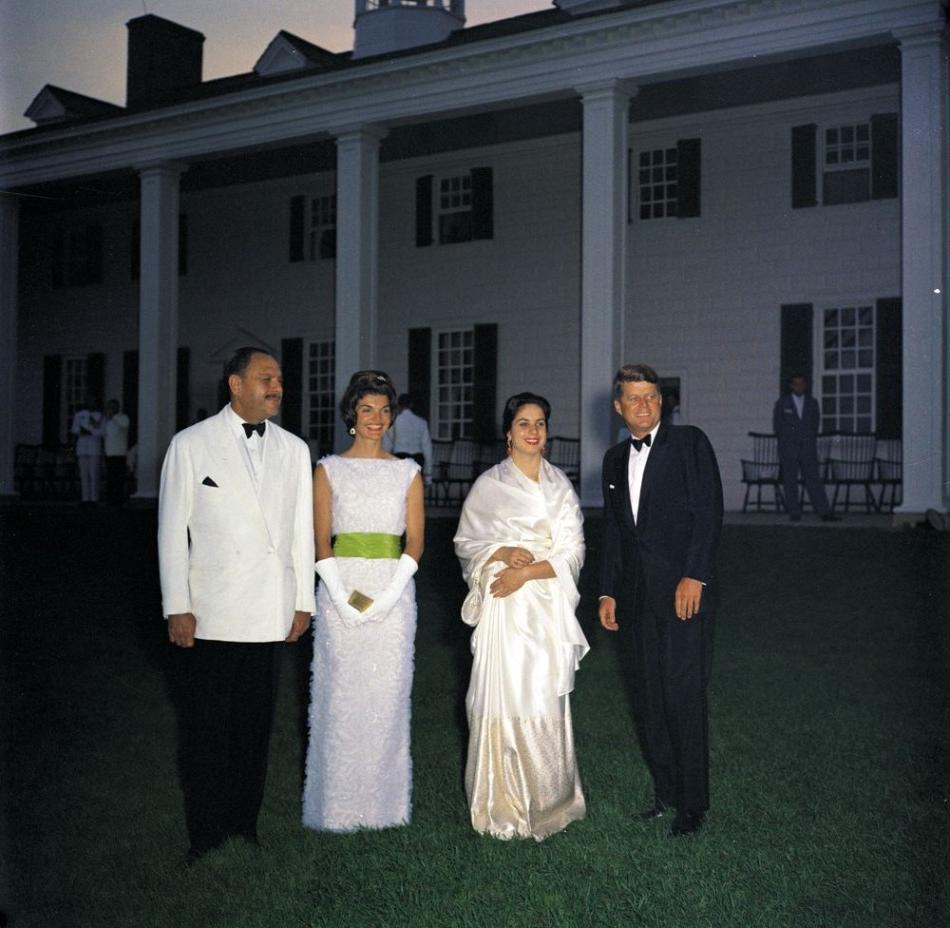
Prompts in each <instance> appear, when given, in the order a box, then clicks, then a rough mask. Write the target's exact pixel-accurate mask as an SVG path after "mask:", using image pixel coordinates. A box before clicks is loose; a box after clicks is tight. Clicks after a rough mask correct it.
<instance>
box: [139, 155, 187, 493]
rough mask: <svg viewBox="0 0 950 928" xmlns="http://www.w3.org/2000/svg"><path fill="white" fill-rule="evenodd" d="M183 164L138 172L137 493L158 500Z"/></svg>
mask: <svg viewBox="0 0 950 928" xmlns="http://www.w3.org/2000/svg"><path fill="white" fill-rule="evenodd" d="M182 170H183V167H182V165H180V164H173V163H168V162H162V163H159V164H150V165H146V166H144V167H142V168H140V172H139V173H140V178H141V194H142V198H141V214H140V223H141V251H140V264H139V268H140V274H139V407H138V469H137V478H138V490H137V492H136V496H139V497H142V498H146V499H154V498H155V497H156V496H158V480H159V475H160V472H161V467H162V458H163V457H164V455H165V449H166V448H167V447H168V443H169V441H171V438H172V435H174V434H175V391H176V388H177V367H178V193H179V183H178V181H179V177H180V176H181V173H182Z"/></svg>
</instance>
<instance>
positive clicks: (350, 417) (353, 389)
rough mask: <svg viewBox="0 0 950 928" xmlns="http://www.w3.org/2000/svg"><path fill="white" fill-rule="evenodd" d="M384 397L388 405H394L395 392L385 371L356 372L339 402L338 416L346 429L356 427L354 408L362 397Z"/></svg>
mask: <svg viewBox="0 0 950 928" xmlns="http://www.w3.org/2000/svg"><path fill="white" fill-rule="evenodd" d="M370 394H375V395H377V396H385V397H386V398H387V399H388V400H389V405H390V406H391V407H392V406H395V405H396V390H395V388H394V387H393V382H392V381H391V380H390V379H389V374H387V373H386V372H385V371H357V372H356V373H355V374H354V375H353V376H352V377H351V378H350V383H349V386H348V387H347V388H346V392H345V393H344V394H343V399H341V400H340V415H341V416H342V417H343V422H344V424H345V425H346V427H347V428H348V429H351V428H353V426H354V425H356V407H357V405H358V404H359V401H360V400H361V399H363V397H364V396H369V395H370Z"/></svg>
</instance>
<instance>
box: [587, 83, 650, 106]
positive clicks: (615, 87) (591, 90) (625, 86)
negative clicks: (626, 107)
mask: <svg viewBox="0 0 950 928" xmlns="http://www.w3.org/2000/svg"><path fill="white" fill-rule="evenodd" d="M574 90H576V91H577V93H579V94H580V96H581V100H582V101H583V102H584V103H587V102H588V101H590V102H594V101H596V100H609V99H616V98H618V97H622V98H624V99H626V100H631V99H633V98H634V97H635V96H636V95H637V94H638V93H639V92H640V87H639V85H638V84H637V83H636V82H635V81H633V80H629V79H624V78H620V77H611V78H609V79H607V80H603V81H591V82H589V83H586V84H576V85H575V86H574Z"/></svg>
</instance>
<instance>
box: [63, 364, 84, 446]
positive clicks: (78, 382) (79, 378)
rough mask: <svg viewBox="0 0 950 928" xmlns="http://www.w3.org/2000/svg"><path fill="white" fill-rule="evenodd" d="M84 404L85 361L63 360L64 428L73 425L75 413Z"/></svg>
mask: <svg viewBox="0 0 950 928" xmlns="http://www.w3.org/2000/svg"><path fill="white" fill-rule="evenodd" d="M85 404H86V359H85V358H63V412H64V413H65V415H64V416H63V420H62V421H64V422H65V423H66V428H67V429H69V428H70V426H71V425H72V424H73V416H74V415H75V414H76V411H77V410H79V409H82V408H83V406H84V405H85Z"/></svg>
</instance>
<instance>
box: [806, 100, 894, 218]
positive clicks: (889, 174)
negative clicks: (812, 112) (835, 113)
mask: <svg viewBox="0 0 950 928" xmlns="http://www.w3.org/2000/svg"><path fill="white" fill-rule="evenodd" d="M898 156H899V146H898V121H897V114H896V113H883V114H878V115H874V116H871V117H870V118H869V119H865V120H858V121H854V122H848V123H836V124H834V125H825V126H821V127H819V126H817V125H816V124H814V123H809V124H807V125H801V126H794V127H793V128H792V208H793V209H800V208H802V207H809V206H817V205H818V203H819V192H820V195H821V198H820V202H821V204H822V205H823V206H837V205H839V204H842V203H863V202H865V201H867V200H871V199H875V200H880V199H887V198H893V197H896V196H897V177H898V170H899V158H898Z"/></svg>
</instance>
